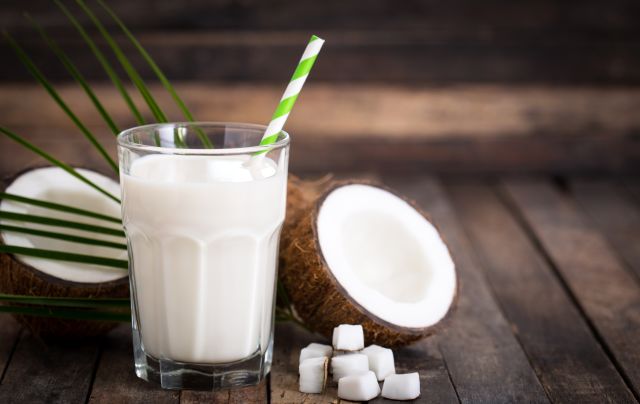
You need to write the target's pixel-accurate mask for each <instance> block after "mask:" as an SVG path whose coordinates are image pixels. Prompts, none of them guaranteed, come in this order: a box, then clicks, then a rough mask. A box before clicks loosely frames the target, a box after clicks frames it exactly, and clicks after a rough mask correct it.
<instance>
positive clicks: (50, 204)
mask: <svg viewBox="0 0 640 404" xmlns="http://www.w3.org/2000/svg"><path fill="white" fill-rule="evenodd" d="M3 199H6V200H8V201H15V202H20V203H25V204H28V205H34V206H40V207H43V208H47V209H53V210H59V211H61V212H67V213H73V214H76V215H81V216H87V217H93V218H95V219H101V220H106V221H109V222H113V223H118V224H122V220H121V219H120V218H117V217H114V216H108V215H103V214H101V213H97V212H92V211H90V210H85V209H80V208H76V207H73V206H67V205H62V204H59V203H54V202H49V201H44V200H42V199H33V198H27V197H26V196H22V195H15V194H8V193H6V192H0V200H3Z"/></svg>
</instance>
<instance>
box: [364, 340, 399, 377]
mask: <svg viewBox="0 0 640 404" xmlns="http://www.w3.org/2000/svg"><path fill="white" fill-rule="evenodd" d="M360 352H362V353H363V354H364V355H367V359H368V360H369V370H371V371H373V373H375V374H376V377H377V378H378V380H379V381H383V380H384V379H385V377H387V376H389V375H392V374H394V373H396V365H395V362H394V360H393V351H392V350H391V349H389V348H383V347H381V346H378V345H369V346H368V347H366V348H365V349H363V350H362V351H360Z"/></svg>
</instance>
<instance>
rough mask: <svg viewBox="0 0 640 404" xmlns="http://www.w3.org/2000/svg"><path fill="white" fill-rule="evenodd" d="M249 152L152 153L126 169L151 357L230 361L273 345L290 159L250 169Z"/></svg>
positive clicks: (127, 220)
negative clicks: (277, 261) (287, 173)
mask: <svg viewBox="0 0 640 404" xmlns="http://www.w3.org/2000/svg"><path fill="white" fill-rule="evenodd" d="M248 158H249V157H248V156H240V157H238V156H229V157H226V156H225V157H220V156H211V157H209V156H176V155H153V156H147V157H143V158H140V159H138V160H136V161H135V162H134V163H133V164H132V166H131V170H130V175H122V179H121V181H122V189H123V206H124V209H123V218H124V225H125V229H126V233H127V237H128V239H129V243H130V248H131V252H132V256H133V273H132V274H131V275H132V276H133V277H134V281H135V285H136V296H135V298H136V299H137V307H138V315H139V317H138V324H139V327H140V333H141V336H142V343H143V345H144V350H145V352H146V353H147V354H149V355H151V356H153V357H155V358H158V359H171V360H173V361H177V362H190V363H224V362H232V361H236V360H240V359H243V358H246V357H248V356H250V355H251V354H253V353H255V352H256V351H258V350H261V351H262V352H264V350H265V349H266V348H267V345H268V343H269V336H270V333H271V327H272V320H271V318H272V307H273V298H274V292H275V272H276V260H277V246H278V238H279V236H280V229H281V226H282V222H283V220H284V213H285V197H286V165H285V164H286V163H285V164H280V165H279V166H278V167H277V166H276V164H274V162H273V161H272V160H270V159H267V158H259V159H254V160H258V162H259V166H258V167H255V166H254V167H252V168H251V169H249V168H247V167H246V165H245V164H244V163H245V162H246V161H247V159H248ZM256 168H257V169H256ZM256 177H261V178H256Z"/></svg>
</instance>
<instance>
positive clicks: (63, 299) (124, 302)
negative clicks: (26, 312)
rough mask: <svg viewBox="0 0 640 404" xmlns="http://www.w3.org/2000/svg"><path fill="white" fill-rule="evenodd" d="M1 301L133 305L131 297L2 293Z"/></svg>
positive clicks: (99, 305) (110, 306)
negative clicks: (104, 297)
mask: <svg viewBox="0 0 640 404" xmlns="http://www.w3.org/2000/svg"><path fill="white" fill-rule="evenodd" d="M0 302H12V303H24V304H38V305H44V306H57V307H73V308H121V307H123V308H128V307H130V306H131V301H130V300H129V298H113V299H111V298H109V299H103V298H93V297H49V296H26V295H8V294H4V293H0Z"/></svg>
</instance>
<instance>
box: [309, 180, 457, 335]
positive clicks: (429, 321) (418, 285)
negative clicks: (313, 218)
mask: <svg viewBox="0 0 640 404" xmlns="http://www.w3.org/2000/svg"><path fill="white" fill-rule="evenodd" d="M317 231H318V242H319V246H320V250H321V252H322V255H323V256H324V259H325V261H326V263H327V266H328V268H329V270H330V271H331V273H332V274H333V276H334V277H335V279H336V280H337V281H338V283H339V284H340V285H341V286H342V288H344V290H345V291H346V292H347V294H348V295H349V296H350V297H351V299H353V300H354V301H355V302H356V303H358V304H359V305H360V306H362V307H363V308H364V309H365V310H367V311H369V312H370V313H372V314H373V315H375V316H377V317H378V318H380V319H382V320H384V321H386V322H388V323H391V324H394V325H397V326H400V327H407V328H425V327H429V326H432V325H434V324H436V323H437V322H438V321H440V320H441V319H442V318H443V317H444V316H445V315H446V313H447V311H448V310H449V307H450V306H451V304H452V302H453V299H454V297H455V293H456V275H455V267H454V263H453V260H452V259H451V255H450V253H449V250H448V248H447V246H446V245H445V243H444V242H443V240H442V238H441V237H440V235H439V234H438V231H437V229H436V228H435V227H434V226H433V225H432V224H431V223H430V222H429V221H428V220H427V219H426V218H425V217H424V216H423V215H421V214H420V213H419V212H418V211H417V210H416V209H414V208H413V207H412V206H411V205H410V204H409V203H407V202H406V201H404V200H403V199H402V198H400V197H398V196H396V195H394V194H393V193H391V192H389V191H386V190H384V189H380V188H377V187H373V186H369V185H362V184H350V185H345V186H342V187H338V188H336V189H335V190H333V191H332V192H331V193H330V194H329V195H327V197H326V198H325V200H324V201H323V202H322V204H321V206H320V209H319V212H318V218H317Z"/></svg>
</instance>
